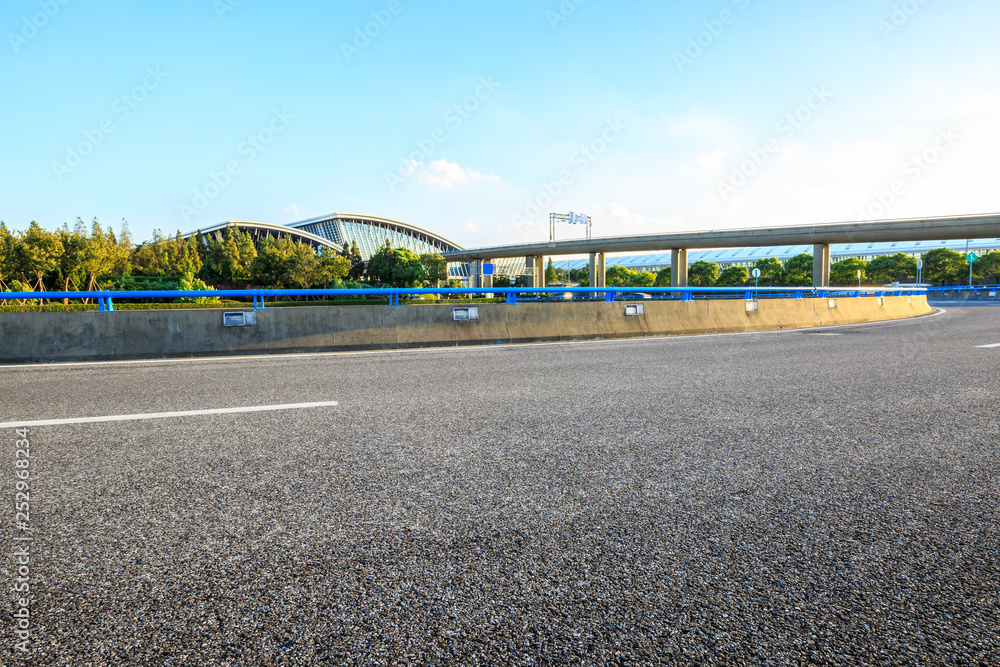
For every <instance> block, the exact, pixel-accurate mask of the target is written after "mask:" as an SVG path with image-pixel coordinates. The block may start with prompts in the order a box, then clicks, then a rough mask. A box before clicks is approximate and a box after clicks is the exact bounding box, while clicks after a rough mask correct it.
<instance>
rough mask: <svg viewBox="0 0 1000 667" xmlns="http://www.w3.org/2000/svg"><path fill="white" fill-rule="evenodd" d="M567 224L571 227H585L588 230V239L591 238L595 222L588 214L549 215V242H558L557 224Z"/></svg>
mask: <svg viewBox="0 0 1000 667" xmlns="http://www.w3.org/2000/svg"><path fill="white" fill-rule="evenodd" d="M557 222H566V223H569V224H571V225H585V226H586V228H587V238H588V239H589V238H590V233H591V230H592V229H593V220H592V219H591V217H590V216H589V215H587V214H586V213H573V212H572V211H570V212H569V213H549V241H550V242H551V243H555V242H556V223H557Z"/></svg>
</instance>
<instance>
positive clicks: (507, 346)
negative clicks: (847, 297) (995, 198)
mask: <svg viewBox="0 0 1000 667" xmlns="http://www.w3.org/2000/svg"><path fill="white" fill-rule="evenodd" d="M934 310H935V311H936V312H933V313H930V314H928V315H918V316H916V317H908V318H906V319H902V320H882V321H880V322H861V323H858V324H830V325H827V326H824V327H802V328H801V329H779V330H775V331H734V332H732V333H712V334H692V335H684V334H677V335H675V336H642V337H639V338H603V339H602V338H597V339H593V340H554V341H546V342H541V343H503V344H500V345H462V346H445V345H441V346H434V347H410V348H401V347H400V348H390V349H388V350H353V351H344V352H336V351H334V352H282V353H278V354H239V355H233V356H228V357H175V358H170V359H123V360H117V361H54V362H42V363H26V364H0V368H9V369H11V370H15V369H16V370H31V371H41V370H45V369H50V370H61V369H63V368H67V367H70V366H130V365H136V364H183V363H195V362H202V363H205V362H213V361H250V362H262V361H291V360H295V359H310V358H314V357H354V356H377V355H384V354H434V353H438V354H440V353H441V352H447V353H449V354H453V353H456V352H473V351H476V350H478V351H480V352H483V351H494V350H497V351H499V350H513V349H517V348H522V347H549V346H555V345H616V344H621V343H639V342H652V341H675V342H681V341H689V340H700V339H702V338H726V337H731V336H782V335H788V334H801V333H803V332H809V331H826V330H828V329H845V328H847V327H858V328H860V327H879V326H906V325H908V324H914V323H916V322H920V321H922V320H927V319H930V318H933V317H938V316H940V315H945V314H946V313H947V312H948V311H947V310H946V309H944V308H935V309H934Z"/></svg>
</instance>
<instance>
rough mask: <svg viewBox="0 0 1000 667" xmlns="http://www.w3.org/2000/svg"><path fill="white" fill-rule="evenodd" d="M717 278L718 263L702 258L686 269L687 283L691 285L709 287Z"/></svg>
mask: <svg viewBox="0 0 1000 667" xmlns="http://www.w3.org/2000/svg"><path fill="white" fill-rule="evenodd" d="M718 279H719V265H718V264H716V263H715V262H706V261H704V260H701V261H698V262H695V263H694V264H692V265H691V267H690V268H689V269H688V284H689V285H690V286H692V287H711V286H712V285H714V284H715V281H716V280H718Z"/></svg>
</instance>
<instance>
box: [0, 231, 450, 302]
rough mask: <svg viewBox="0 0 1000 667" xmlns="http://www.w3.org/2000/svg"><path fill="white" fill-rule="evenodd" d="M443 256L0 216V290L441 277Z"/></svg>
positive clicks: (410, 283)
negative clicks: (48, 225) (146, 235)
mask: <svg viewBox="0 0 1000 667" xmlns="http://www.w3.org/2000/svg"><path fill="white" fill-rule="evenodd" d="M449 282H450V283H451V285H452V286H454V285H455V282H456V281H448V265H447V262H446V261H445V259H444V258H443V257H442V256H441V255H440V254H438V253H430V254H424V255H417V254H416V253H414V252H412V251H410V250H407V249H405V248H393V247H392V246H391V245H390V244H389V242H388V240H387V241H386V243H385V245H383V246H382V247H381V248H379V249H378V251H377V252H376V253H375V254H374V255H373V256H372V257H371V258H370V260H369V262H368V263H367V264H366V263H365V262H364V261H363V260H362V257H361V251H360V249H359V248H358V244H357V242H354V243H352V244H351V246H350V247H348V248H344V249H343V251H342V252H340V253H337V252H334V251H333V250H331V249H329V248H319V249H316V248H313V247H312V246H310V245H309V244H307V243H303V242H301V241H298V240H293V239H292V238H291V237H290V236H287V235H279V236H277V237H265V238H260V239H258V240H256V241H255V240H254V239H253V237H252V236H251V235H250V233H249V232H246V231H242V230H240V229H238V228H237V227H235V226H230V227H227V228H226V229H225V230H224V231H223V232H222V234H221V238H218V237H217V236H216V235H214V234H200V233H199V234H195V235H192V236H189V237H187V238H184V237H183V236H182V235H181V233H180V232H177V234H176V235H175V236H173V237H169V236H166V237H165V236H163V235H162V233H161V232H160V231H159V230H154V232H153V238H152V239H151V240H149V241H146V242H143V243H140V244H135V243H133V241H132V236H131V234H130V233H129V231H128V224H127V223H125V222H124V221H123V223H122V225H121V229H120V231H119V232H118V233H117V234H116V233H115V232H114V230H113V229H112V228H111V227H108V228H106V229H105V228H103V227H102V226H101V225H100V223H99V222H98V221H97V220H96V219H95V220H94V221H93V222H92V223H91V224H90V225H89V226H88V225H87V224H85V223H84V222H83V221H82V220H81V219H79V218H77V221H76V224H75V225H74V226H73V227H72V228H71V227H70V226H69V224H64V225H63V226H62V227H61V228H59V229H57V230H56V231H47V230H45V229H43V228H42V227H41V226H40V225H39V224H38V223H37V222H32V223H31V224H30V225H29V226H28V228H27V229H26V230H24V231H14V230H10V229H9V228H8V227H7V225H6V224H5V223H3V222H2V221H0V289H2V290H4V291H8V292H21V291H55V290H58V291H66V292H69V291H90V290H95V289H142V288H157V289H178V288H180V287H181V286H184V287H185V288H193V289H209V288H211V287H212V286H215V287H229V288H245V287H270V288H301V289H310V288H336V287H371V286H395V287H420V286H423V285H431V286H440V285H441V284H442V283H446V284H447V283H449Z"/></svg>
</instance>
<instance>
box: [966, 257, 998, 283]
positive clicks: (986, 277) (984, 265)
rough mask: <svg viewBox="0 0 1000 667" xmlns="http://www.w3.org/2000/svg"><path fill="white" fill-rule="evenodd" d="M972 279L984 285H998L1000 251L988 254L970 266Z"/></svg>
mask: <svg viewBox="0 0 1000 667" xmlns="http://www.w3.org/2000/svg"><path fill="white" fill-rule="evenodd" d="M972 275H973V278H974V279H975V280H976V281H977V282H979V283H981V284H985V285H997V284H1000V251H997V250H994V251H993V252H988V253H986V254H985V255H983V256H982V257H980V258H979V259H978V260H976V261H975V263H973V265H972Z"/></svg>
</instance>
